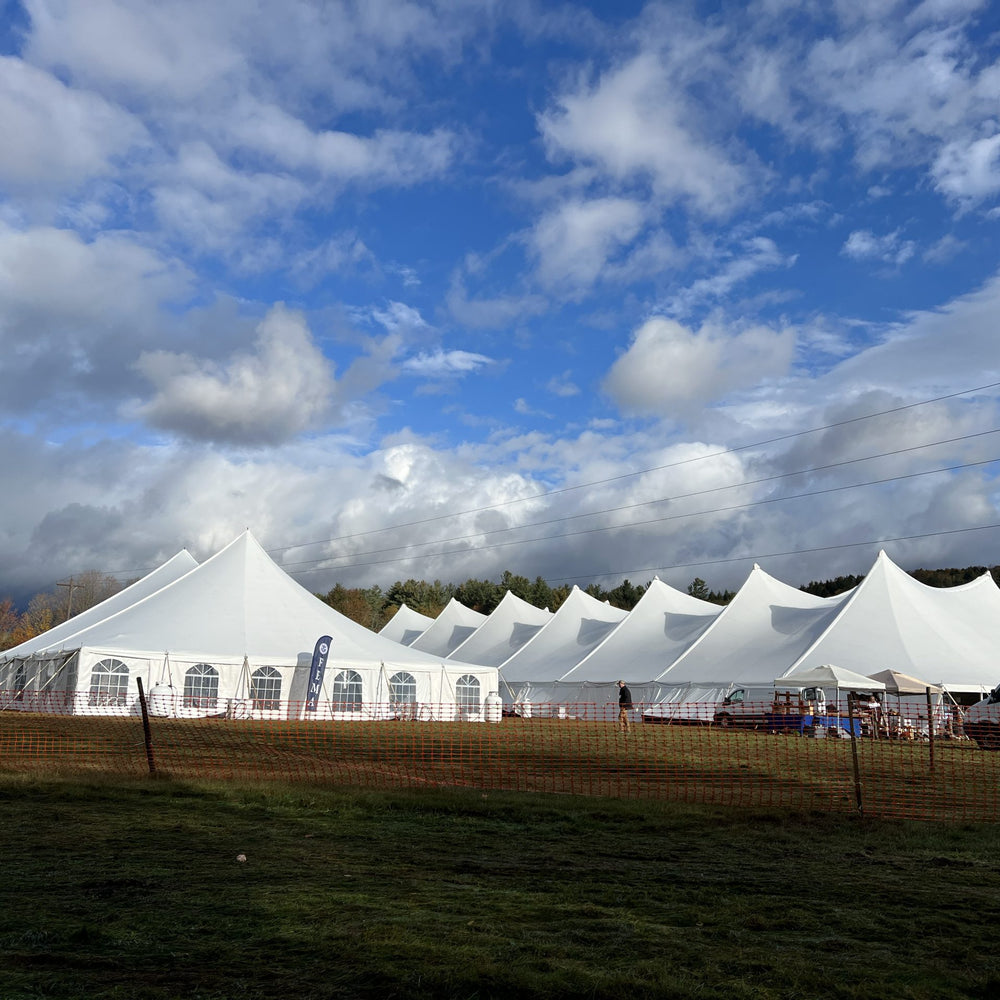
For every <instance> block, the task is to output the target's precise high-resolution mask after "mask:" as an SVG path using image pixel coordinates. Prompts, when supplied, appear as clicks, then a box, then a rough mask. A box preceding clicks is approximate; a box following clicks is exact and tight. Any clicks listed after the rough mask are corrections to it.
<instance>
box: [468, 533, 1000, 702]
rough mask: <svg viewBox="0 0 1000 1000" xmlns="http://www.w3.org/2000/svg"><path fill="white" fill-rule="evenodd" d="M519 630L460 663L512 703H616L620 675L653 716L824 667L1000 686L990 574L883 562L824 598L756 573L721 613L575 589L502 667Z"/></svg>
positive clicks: (498, 634)
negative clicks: (945, 583)
mask: <svg viewBox="0 0 1000 1000" xmlns="http://www.w3.org/2000/svg"><path fill="white" fill-rule="evenodd" d="M529 607H530V606H529ZM498 611H499V609H498ZM519 613H520V614H521V615H522V616H526V614H527V613H526V612H525V611H524V610H523V609H521V610H520V611H519ZM536 613H540V612H537V610H536ZM495 614H496V613H495ZM501 621H502V622H503V623H504V624H503V625H502V627H501V626H500V624H499V623H500V622H501ZM509 627H510V617H509V614H508V613H507V611H506V610H505V611H504V612H503V613H502V614H500V615H498V616H497V617H496V618H494V616H491V617H490V619H488V620H487V622H486V623H484V624H483V625H481V626H480V628H479V630H477V631H476V632H474V633H473V634H472V635H471V637H470V638H468V639H466V640H465V642H464V643H463V644H462V646H461V647H460V648H459V650H458V652H457V653H456V655H461V656H462V657H463V658H464V659H467V660H469V661H476V660H479V658H480V657H481V658H482V662H486V663H488V664H489V665H498V666H499V668H500V693H501V695H502V696H503V697H504V700H505V701H508V702H509V701H514V702H519V701H525V700H530V701H533V702H536V703H537V702H539V701H552V702H558V703H569V702H579V701H584V700H586V701H594V702H602V703H603V702H610V701H612V700H613V699H614V697H615V690H614V683H615V681H616V680H617V679H618V678H619V677H621V678H624V679H626V680H627V681H628V682H629V684H630V686H631V687H632V689H633V694H634V696H635V698H636V700H638V701H642V702H644V703H647V704H648V703H650V702H656V703H659V704H662V705H664V706H666V705H667V704H678V705H680V704H704V705H705V706H710V705H712V704H714V703H717V702H719V701H721V700H722V698H724V697H725V695H726V694H728V693H729V692H730V691H731V690H733V689H734V688H737V687H742V688H745V689H756V692H758V694H755V695H754V697H758V696H759V697H764V692H766V691H767V690H768V689H770V688H772V687H773V683H774V680H775V678H778V677H782V676H784V675H786V674H789V673H791V672H792V671H797V670H802V669H806V668H812V667H819V666H824V665H828V664H836V665H837V666H838V667H840V668H842V669H846V670H849V671H853V672H854V673H855V674H856V675H863V676H865V677H870V676H871V675H872V674H875V673H877V672H878V671H882V670H893V671H896V672H897V673H904V674H909V675H913V676H916V677H919V678H927V682H928V683H930V684H933V685H935V686H937V687H941V688H942V689H944V690H946V691H948V692H949V693H950V694H952V695H962V696H965V697H966V698H968V697H977V696H979V695H981V694H984V693H986V692H988V691H989V690H991V689H992V688H993V687H994V686H995V685H996V683H997V681H998V680H1000V662H998V658H997V652H996V651H997V650H998V649H1000V589H998V588H997V586H996V584H995V583H994V582H993V580H992V578H991V577H990V575H989V574H988V573H987V574H984V575H983V576H982V577H980V578H979V579H977V580H974V581H972V582H971V583H968V584H964V585H962V586H958V587H951V588H936V587H930V586H927V585H926V584H922V583H920V582H919V581H917V580H915V579H914V578H913V577H911V576H910V575H909V574H908V573H906V572H904V571H903V570H902V569H900V568H899V567H898V566H896V565H895V564H894V563H893V562H892V560H891V559H890V558H889V556H888V555H887V554H886V553H885V552H880V553H879V555H878V558H877V559H876V561H875V564H874V565H873V567H872V569H871V571H870V573H869V574H868V575H867V576H866V577H865V579H864V581H863V582H862V583H861V584H860V585H859V586H858V587H856V588H854V589H853V590H851V591H848V592H846V593H843V594H839V595H837V596H835V597H828V598H824V597H816V596H815V595H812V594H809V593H806V592H804V591H802V590H799V589H797V588H795V587H791V586H789V585H788V584H786V583H783V582H782V581H780V580H778V579H776V578H775V577H773V576H771V575H769V574H768V573H766V572H765V571H764V570H763V569H762V568H761V567H760V566H757V565H755V566H754V568H753V570H752V571H751V572H750V574H749V575H748V577H747V579H746V581H745V583H744V584H743V586H742V587H740V589H739V591H738V593H737V594H736V596H735V597H734V599H733V600H732V601H731V602H730V603H729V604H728V605H727V606H726V607H724V608H722V607H718V606H716V605H712V604H708V603H707V602H704V601H698V600H696V599H695V598H693V597H691V596H690V595H688V594H683V593H681V592H680V591H677V590H675V589H674V588H672V587H670V586H668V585H667V584H665V583H663V582H662V581H660V580H654V581H652V583H651V584H650V586H649V587H648V588H647V591H646V593H645V594H644V595H643V597H642V599H641V600H640V601H639V603H638V604H637V605H636V606H635V608H634V609H633V610H632V611H631V612H625V611H620V610H618V609H615V608H612V607H610V606H609V605H607V604H604V603H602V602H600V601H597V600H595V599H594V598H592V597H590V596H589V595H588V594H586V593H585V592H583V591H581V590H579V589H578V588H574V589H573V591H572V593H571V594H570V596H569V598H567V600H566V602H565V603H564V604H563V605H562V607H560V608H559V610H558V611H557V612H556V614H555V615H554V616H553V617H552V619H551V620H550V621H548V623H547V624H545V625H544V626H543V627H541V628H538V629H537V630H535V631H534V634H533V635H532V636H531V637H530V638H529V639H528V641H527V642H525V643H524V644H523V645H522V646H521V647H520V648H519V649H517V650H516V651H514V652H512V653H511V654H510V655H509V656H508V657H507V658H506V659H502V660H501V659H500V656H501V655H502V652H503V651H504V650H505V648H506V647H505V646H504V643H505V642H508V641H509V640H510V636H509V634H508V633H507V632H506V631H505V630H507V629H508V628H509ZM531 628H532V629H534V626H531ZM705 711H706V712H707V714H708V717H710V716H711V712H710V710H709V709H708V708H707V707H706V709H705ZM668 714H669V713H668ZM695 714H696V715H697V714H698V713H697V712H696V713H695Z"/></svg>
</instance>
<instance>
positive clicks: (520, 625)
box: [450, 590, 552, 667]
mask: <svg viewBox="0 0 1000 1000" xmlns="http://www.w3.org/2000/svg"><path fill="white" fill-rule="evenodd" d="M551 619H552V612H551V611H549V610H548V608H544V609H543V608H536V607H535V606H534V605H533V604H529V603H528V602H527V601H525V600H522V599H521V598H520V597H517V596H516V595H515V594H512V593H511V592H510V591H509V590H508V591H507V593H506V594H504V596H503V600H501V601H500V603H499V604H498V605H497V606H496V608H494V610H493V613H492V614H491V615H489V617H488V618H487V619H486V621H484V622H483V624H482V625H480V626H479V628H478V629H476V631H475V632H473V634H472V635H470V636H469V637H468V638H467V639H466V640H465V642H463V643H462V644H461V645H460V646H458V647H457V648H456V649H455V650H454V652H452V653H451V654H450V655H451V657H455V658H457V659H460V660H464V661H465V662H466V663H482V664H483V665H485V666H489V667H499V666H500V664H501V663H503V662H504V660H509V659H510V658H511V657H512V656H513V655H514V654H515V653H516V652H517V651H518V650H519V649H520V648H521V647H522V646H523V645H524V644H525V643H526V642H527V641H528V640H529V639H530V638H532V636H534V634H535V633H536V632H538V631H539V629H541V628H543V627H544V626H545V625H547V624H548V623H549V621H550V620H551Z"/></svg>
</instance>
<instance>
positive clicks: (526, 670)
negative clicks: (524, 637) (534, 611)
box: [500, 587, 628, 704]
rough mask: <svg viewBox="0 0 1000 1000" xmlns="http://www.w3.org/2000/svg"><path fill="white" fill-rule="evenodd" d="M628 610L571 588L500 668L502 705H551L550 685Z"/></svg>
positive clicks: (581, 657)
mask: <svg viewBox="0 0 1000 1000" xmlns="http://www.w3.org/2000/svg"><path fill="white" fill-rule="evenodd" d="M626 617H628V612H627V611H623V610H622V609H621V608H615V607H612V606H611V605H610V604H608V603H607V602H604V601H599V600H597V599H596V598H594V597H591V596H590V594H587V593H586V592H584V591H582V590H580V588H579V587H574V588H573V589H572V591H571V592H570V595H569V597H567V598H566V600H565V601H564V602H563V603H562V606H561V607H560V608H559V609H558V610H557V611H556V613H555V614H554V615H553V616H552V619H551V621H549V623H548V624H547V625H545V626H544V627H543V628H541V629H539V631H538V632H536V633H535V635H534V636H532V638H530V639H529V640H528V641H527V642H526V643H525V644H524V645H523V646H522V647H521V648H520V649H519V650H518V651H517V652H516V653H514V655H513V656H511V657H509V658H508V659H507V660H505V661H504V662H503V663H502V664H501V665H500V687H501V690H500V695H501V697H502V698H503V699H504V701H505V702H513V703H515V704H519V703H520V704H523V703H525V702H531V703H538V702H546V703H548V702H552V701H553V700H554V699H555V693H554V692H555V688H554V684H555V682H556V681H557V680H559V679H560V678H561V677H562V676H563V674H565V673H567V672H568V671H570V670H572V669H573V667H575V666H576V665H577V664H578V663H579V662H580V660H582V659H583V657H585V656H586V655H587V653H589V652H590V651H591V650H592V649H593V648H594V647H595V646H596V645H597V644H598V643H599V642H600V641H601V640H602V639H603V638H604V637H605V636H606V635H607V634H608V633H609V632H610V631H611V630H612V629H613V628H615V626H617V625H618V624H619V623H620V622H621V621H622V620H623V619H624V618H626Z"/></svg>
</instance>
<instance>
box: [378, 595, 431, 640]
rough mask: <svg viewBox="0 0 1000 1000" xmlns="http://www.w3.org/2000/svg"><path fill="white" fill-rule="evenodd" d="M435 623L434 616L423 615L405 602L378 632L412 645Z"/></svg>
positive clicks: (388, 637) (385, 636) (384, 636)
mask: <svg viewBox="0 0 1000 1000" xmlns="http://www.w3.org/2000/svg"><path fill="white" fill-rule="evenodd" d="M433 624H434V619H433V618H431V617H430V616H428V615H422V614H421V613H420V612H419V611H414V610H413V608H410V607H407V606H406V604H405V602H404V603H403V604H400V606H399V609H398V610H397V611H396V613H395V614H394V615H393V616H392V617H391V618H390V619H389V620H388V621H387V622H386V623H385V624H384V625H383V626H382V628H381V629H380V630H379V633H378V634H379V635H380V636H382V637H383V638H385V639H392V641H393V642H401V643H402V644H403V645H404V646H411V645H413V643H414V642H415V641H416V640H417V639H419V638H420V636H422V635H423V634H424V632H426V631H427V630H428V629H429V628H430V627H431V625H433Z"/></svg>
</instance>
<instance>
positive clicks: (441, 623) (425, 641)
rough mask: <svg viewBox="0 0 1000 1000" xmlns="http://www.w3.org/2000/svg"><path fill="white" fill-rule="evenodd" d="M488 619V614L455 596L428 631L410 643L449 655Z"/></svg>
mask: <svg viewBox="0 0 1000 1000" xmlns="http://www.w3.org/2000/svg"><path fill="white" fill-rule="evenodd" d="M484 621H486V615H484V614H481V613H480V612H478V611H473V610H472V608H467V607H466V606H465V605H464V604H461V603H460V602H458V601H456V600H455V598H454V597H453V598H452V599H451V600H450V601H449V602H448V603H447V604H446V605H445V608H444V610H443V611H442V612H441V614H439V615H438V616H437V618H435V619H434V621H433V622H432V623H431V625H430V626H428V628H427V631H426V632H424V633H423V635H421V636H420V638H419V639H415V640H414V641H413V642H411V643H410V648H411V649H419V650H421V651H422V652H424V653H430V654H431V655H432V656H448V655H449V654H451V653H453V652H455V650H456V649H457V648H458V647H459V646H461V645H462V643H463V642H465V640H466V639H468V638H469V636H470V635H472V633H473V632H475V631H476V629H477V628H479V626H480V625H482V624H483V622H484Z"/></svg>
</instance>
